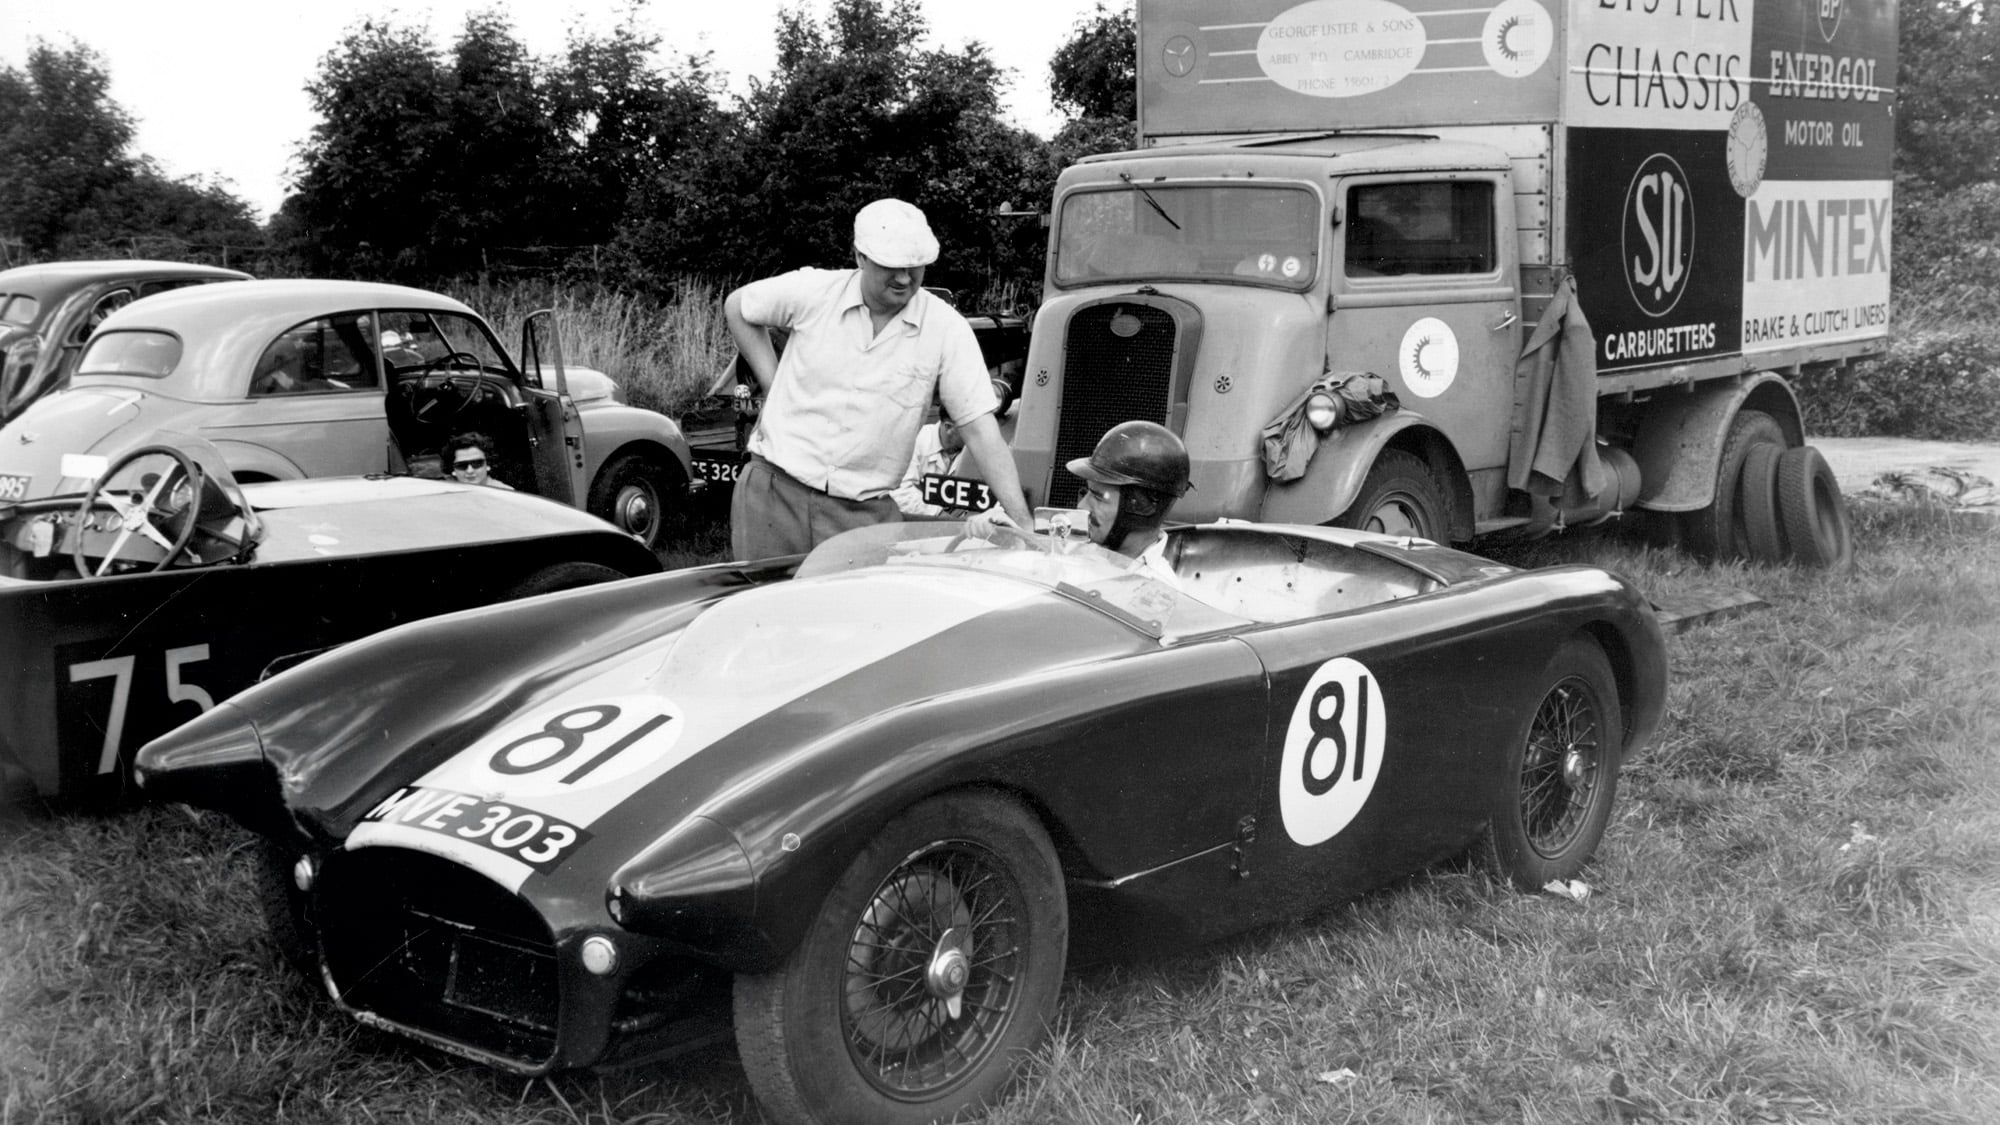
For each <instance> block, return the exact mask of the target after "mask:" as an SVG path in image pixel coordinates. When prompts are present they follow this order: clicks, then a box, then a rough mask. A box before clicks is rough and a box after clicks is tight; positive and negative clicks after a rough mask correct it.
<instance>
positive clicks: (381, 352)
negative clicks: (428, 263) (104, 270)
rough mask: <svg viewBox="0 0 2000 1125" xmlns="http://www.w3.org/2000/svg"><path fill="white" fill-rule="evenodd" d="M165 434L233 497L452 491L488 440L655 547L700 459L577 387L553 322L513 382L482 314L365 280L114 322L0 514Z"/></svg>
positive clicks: (591, 388) (607, 398) (593, 378)
mask: <svg viewBox="0 0 2000 1125" xmlns="http://www.w3.org/2000/svg"><path fill="white" fill-rule="evenodd" d="M163 429H172V430H177V431H180V432H184V433H189V434H194V435H197V436H199V437H202V438H204V439H206V440H208V441H210V442H212V443H214V445H215V446H216V448H217V449H220V450H221V451H222V456H223V459H224V460H225V461H226V462H227V463H228V465H229V468H230V470H231V471H232V472H233V473H235V475H236V477H237V479H238V480H240V481H242V482H244V483H246V484H247V483H250V482H252V481H257V480H295V479H298V478H301V477H323V476H347V475H354V474H363V473H381V472H392V473H394V472H412V473H415V474H416V475H420V476H421V475H440V460H439V455H440V451H441V447H442V446H443V445H444V443H445V442H446V441H447V440H449V439H450V438H451V437H452V436H453V435H454V434H455V433H459V432H463V431H477V432H480V433H483V434H485V435H487V436H488V437H489V438H490V439H491V440H492V442H493V445H494V448H493V449H491V450H489V452H490V453H491V454H492V455H493V456H494V457H495V460H496V466H497V470H496V472H495V473H494V475H495V476H496V477H498V478H499V479H501V480H503V481H505V482H506V483H507V484H509V485H511V486H512V487H514V488H517V489H519V490H521V491H524V492H533V493H536V494H537V495H541V496H546V497H549V498H550V499H552V500H560V501H562V502H563V503H565V504H572V505H575V506H576V507H579V508H585V509H586V510H588V511H589V512H590V513H591V514H593V515H596V516H599V517H602V518H604V519H607V520H609V521H611V522H612V523H614V524H616V525H618V526H619V527H621V528H623V529H624V530H626V531H629V532H631V533H633V534H634V535H637V536H639V538H640V539H641V540H643V541H644V542H645V543H646V544H647V545H648V546H652V545H654V544H655V543H656V542H657V540H658V537H659V534H660V531H661V528H662V526H663V520H664V517H665V514H666V510H667V507H668V506H669V505H670V504H672V503H674V502H675V501H676V500H677V499H678V498H680V497H682V496H684V495H685V492H686V487H687V479H688V475H687V466H688V450H687V442H686V441H685V440H684V439H683V438H682V437H681V432H680V427H678V426H677V425H675V424H674V422H673V420H672V419H670V418H668V417H667V416H665V415H664V414H660V413H657V412H655V411H651V410H641V409H638V408H636V407H632V406H627V405H625V404H624V403H622V402H619V401H618V400H617V396H616V393H615V390H614V388H613V386H612V383H611V380H610V379H609V378H607V377H606V376H604V375H603V374H601V373H598V372H594V371H584V370H569V369H566V368H565V367H564V365H563V362H562V356H561V352H560V340H559V338H558V334H557V332H556V331H555V325H554V319H553V314H552V313H549V312H547V311H544V312H542V313H537V314H535V315H534V316H532V317H530V318H529V320H528V322H527V323H526V324H525V325H523V327H522V342H521V357H520V363H518V364H517V363H516V362H515V361H514V359H513V358H510V357H509V356H508V355H507V352H506V349H505V348H503V347H502V346H501V345H500V342H499V340H497V339H496V338H495V337H494V334H493V330H492V329H491V328H490V327H488V325H487V324H486V322H485V321H484V320H482V319H480V317H479V316H478V315H477V314H476V313H474V312H473V311H472V310H471V309H470V308H467V307H466V306H465V305H463V304H461V303H460V302H458V301H455V300H453V299H451V298H449V297H445V296H441V295H439V294H436V293H430V292H426V291H424V290H421V289H409V288H404V287H402V286H397V285H378V284H372V283H368V282H358V281H256V282H249V283H246V284H243V285H228V286H207V287H202V288H199V289H194V290H187V291H183V292H178V293H169V294H164V295H162V296H160V297H155V298H150V299H148V300H146V301H144V302H141V303H139V304H137V305H134V306H133V307H131V308H129V309H125V310H121V311H120V312H117V313H114V314H112V316H111V317H110V318H108V319H107V320H106V321H105V322H104V324H103V325H102V326H100V327H99V328H98V330H97V332H96V333H95V334H94V335H92V337H91V339H90V343H89V344H88V345H87V346H86V347H85V348H84V352H83V356H82V358H81V360H80V361H79V362H78V364H77V371H76V374H75V375H74V376H72V378H71V385H70V389H69V390H68V391H66V392H63V393H61V394H56V395H51V396H49V397H47V398H44V399H42V400H40V401H38V402H36V403H34V404H33V405H31V406H29V407H28V409H27V410H26V411H25V412H23V413H22V414H21V416H20V417H18V418H16V419H14V420H13V421H12V422H10V423H8V424H7V426H6V427H5V428H4V429H0V499H5V498H8V497H10V496H11V497H12V498H14V499H27V498H33V497H38V496H48V495H52V494H55V493H57V492H65V491H74V490H76V488H77V487H78V485H77V483H76V482H74V481H64V480H63V479H62V477H61V475H60V473H59V472H58V471H57V469H58V464H59V461H60V458H61V457H62V455H64V454H69V453H94V454H100V455H104V456H116V455H117V454H118V453H120V452H122V451H124V450H126V449H131V448H134V447H136V446H139V445H144V444H146V443H148V442H149V441H150V440H151V437H150V435H151V434H153V433H154V432H156V431H158V430H163Z"/></svg>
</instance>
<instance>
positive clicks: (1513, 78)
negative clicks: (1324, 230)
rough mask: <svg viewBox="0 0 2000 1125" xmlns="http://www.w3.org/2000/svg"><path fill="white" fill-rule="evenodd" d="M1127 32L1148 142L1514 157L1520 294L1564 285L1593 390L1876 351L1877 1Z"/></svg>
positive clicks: (1890, 131)
mask: <svg viewBox="0 0 2000 1125" xmlns="http://www.w3.org/2000/svg"><path fill="white" fill-rule="evenodd" d="M1140 17H1141V18H1140V24H1139V60H1140V66H1139V81H1140V84H1141V89H1142V94H1141V97H1140V99H1139V105H1140V122H1139V127H1140V132H1141V136H1142V138H1143V141H1142V143H1145V144H1171V143H1184V142H1187V141H1191V140H1214V139H1220V138H1224V137H1230V136H1243V135H1246V134H1266V135H1269V134H1281V133H1309V132H1319V131H1325V130H1329V129H1339V130H1413V131H1423V132H1433V133H1436V134H1437V135H1439V136H1444V137H1450V138H1456V139H1461V140H1472V139H1478V140H1485V141H1487V142H1489V143H1492V144H1494V145H1495V146H1496V147H1499V148H1501V149H1502V150H1504V151H1506V152H1507V153H1508V155H1509V156H1510V157H1512V158H1513V159H1514V162H1515V166H1516V170H1517V171H1516V177H1515V183H1516V189H1517V192H1518V194H1517V196H1516V200H1515V214H1516V220H1515V222H1516V230H1517V232H1518V237H1519V240H1520V263H1521V267H1522V282H1523V288H1524V296H1527V297H1529V298H1531V299H1532V298H1534V297H1537V296H1546V293H1547V285H1548V279H1549V276H1550V275H1549V271H1548V269H1547V267H1549V266H1550V265H1552V264H1555V263H1567V265H1568V266H1569V267H1570V268H1571V269H1573V270H1574V271H1575V275H1576V281H1577V290H1578V293H1579V295H1580V296H1581V298H1582V302H1583V308H1584V311H1585V312H1586V313H1587V314H1588V316H1589V319H1590V323H1591V326H1592V328H1593V329H1595V331H1596V333H1597V336H1598V369H1599V371H1600V372H1603V373H1613V372H1622V371H1630V370H1632V369H1635V368H1645V367H1660V366H1666V365H1676V364H1685V363H1689V362H1691V361H1699V360H1712V359H1717V358H1723V357H1731V356H1738V355H1742V356H1745V357H1760V358H1756V359H1755V365H1762V364H1771V365H1774V366H1789V364H1790V362H1792V361H1804V360H1808V359H1810V358H1812V357H1813V356H1814V355H1816V354H1820V353H1818V352H1812V353H1806V354H1795V355H1787V356H1777V355H1773V354H1772V353H1782V352H1792V353H1797V352H1798V351H1799V349H1801V348H1806V347H1811V346H1815V345H1826V344H1833V345H1850V344H1855V343H1857V342H1865V343H1863V346H1862V347H1861V348H1840V349H1839V351H1841V352H1842V353H1846V354H1853V352H1855V351H1859V350H1869V351H1873V350H1880V347H1881V346H1882V344H1881V341H1883V340H1885V339H1886V337H1887V335H1888V332H1889V205H1890V162H1891V158H1892V157H1893V155H1894V152H1895V117H1894V106H1895V97H1894V90H1893V85H1894V79H1895V67H1896V20H1895V7H1894V5H1893V4H1891V3H1887V2H1880V0H1878V2H1874V3H1869V2H1865V0H1864V2H1858V3H1857V2H1853V0H1846V2H1842V0H1611V2H1607V0H1586V2H1578V0H1571V2H1570V3H1568V4H1562V3H1552V4H1546V5H1545V4H1543V3H1540V2H1538V0H1501V2H1500V3H1498V4H1481V5H1474V6H1470V7H1468V6H1466V5H1462V4H1456V3H1450V2H1446V0H1431V2H1428V3H1426V2H1422V0H1418V2H1415V3H1411V4H1409V5H1407V6H1405V5H1402V4H1396V3H1391V2H1390V0H1309V2H1308V3H1304V4H1288V3H1286V2H1285V0H1264V2H1257V0H1237V2H1233V3H1229V4H1217V3H1214V2H1213V0H1147V2H1146V3H1143V4H1141V5H1140ZM1523 126H1525V128H1523ZM1801 281H1805V282H1810V284H1799V282H1801ZM1538 290H1539V292H1538ZM1738 369H1741V368H1740V367H1739V368H1738Z"/></svg>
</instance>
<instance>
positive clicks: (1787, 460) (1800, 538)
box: [1777, 445, 1854, 570]
mask: <svg viewBox="0 0 2000 1125" xmlns="http://www.w3.org/2000/svg"><path fill="white" fill-rule="evenodd" d="M1777 495H1778V518H1779V519H1780V520H1781V521H1783V524H1784V528H1785V546H1786V547H1787V548H1789V549H1790V551H1791V557H1792V558H1794V559H1796V560H1797V561H1799V562H1801V563H1804V564H1805V565H1807V566H1824V567H1831V568H1833V569H1836V570H1846V569H1847V568H1848V567H1850V566H1852V565H1854V536H1853V533H1852V532H1851V531H1850V530H1849V529H1848V526H1847V502H1846V501H1844V500H1842V499H1841V497H1840V482H1839V481H1838V480H1835V479H1834V476H1833V469H1832V468H1831V467H1830V466H1829V465H1827V463H1826V458H1825V457H1822V456H1820V452H1819V450H1817V449H1814V448H1813V447H1812V446H1810V445H1801V446H1799V447H1798V448H1796V449H1787V450H1785V452H1784V454H1783V455H1782V456H1780V457H1779V458H1778V490H1777Z"/></svg>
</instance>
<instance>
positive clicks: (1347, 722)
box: [1278, 656, 1389, 847]
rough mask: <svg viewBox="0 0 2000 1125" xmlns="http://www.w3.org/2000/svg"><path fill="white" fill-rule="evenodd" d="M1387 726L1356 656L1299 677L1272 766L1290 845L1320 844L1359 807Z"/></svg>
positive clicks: (1378, 764) (1378, 696) (1377, 770)
mask: <svg viewBox="0 0 2000 1125" xmlns="http://www.w3.org/2000/svg"><path fill="white" fill-rule="evenodd" d="M1388 726H1389V716H1388V715H1387V714H1385V713H1384V712H1383V709H1382V687H1381V685H1380V684H1378V683H1377V682H1376V680H1375V677H1374V675H1373V674H1372V673H1370V672H1369V671H1368V668H1367V666H1366V665H1364V664H1362V663H1361V662H1360V661H1358V660H1353V659H1350V658H1348V657H1345V656H1343V657H1339V658H1337V659H1334V660H1329V661H1327V662H1326V663H1325V664H1322V665H1320V666H1319V670H1318V671H1316V672H1314V673H1313V674H1312V678H1311V679H1309V680H1307V681H1306V686H1305V689H1304V690H1303V691H1301V692H1300V693H1299V702H1298V706H1296V707H1294V708H1293V709H1292V722H1291V725H1290V726H1288V727H1286V728H1285V753H1284V757H1283V758H1282V759H1281V760H1280V762H1279V764H1278V813H1279V815H1280V816H1281V817H1282V818H1283V819H1284V822H1285V832H1286V834H1288V835H1289V836H1291V838H1292V841H1293V842H1294V843H1297V844H1300V845H1303V846H1305V847H1311V846H1313V845H1314V844H1323V843H1325V842H1326V841H1328V840H1331V839H1333V837H1334V836H1336V835H1338V834H1339V833H1340V830H1341V829H1343V828H1346V827H1347V826H1348V824H1349V823H1350V822H1352V821H1353V820H1354V818H1355V816H1356V815H1357V814H1358V813H1360V812H1361V807H1362V806H1363V805H1365V804H1367V803H1368V794H1369V793H1370V792H1371V791H1372V790H1373V789H1374V788H1375V779H1376V778H1377V777H1378V776H1380V775H1381V772H1382V746H1383V743H1384V741H1385V738H1384V735H1385V734H1386V733H1387V731H1388Z"/></svg>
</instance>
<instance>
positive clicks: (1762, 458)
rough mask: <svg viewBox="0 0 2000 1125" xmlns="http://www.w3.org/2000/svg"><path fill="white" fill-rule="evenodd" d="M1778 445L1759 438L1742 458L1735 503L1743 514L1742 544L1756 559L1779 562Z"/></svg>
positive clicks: (1781, 541) (1781, 551)
mask: <svg viewBox="0 0 2000 1125" xmlns="http://www.w3.org/2000/svg"><path fill="white" fill-rule="evenodd" d="M1784 451H1785V450H1784V448H1783V447H1782V446H1778V445H1773V444H1771V443H1770V442H1767V441H1760V442H1758V443H1757V444H1755V445H1753V446H1751V447H1750V453H1749V455H1748V456H1746V457H1744V458H1743V475H1742V479H1741V480H1740V481H1738V483H1737V489H1736V504H1737V507H1738V509H1739V510H1741V512H1742V513H1743V536H1744V543H1745V545H1746V546H1747V548H1748V549H1749V552H1750V556H1749V557H1750V558H1751V559H1752V560H1753V561H1756V562H1763V563H1775V562H1783V561H1784V558H1785V537H1784V532H1783V530H1782V529H1781V528H1780V527H1779V524H1778V455H1779V454H1781V453H1783V452H1784Z"/></svg>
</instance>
